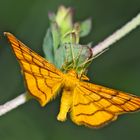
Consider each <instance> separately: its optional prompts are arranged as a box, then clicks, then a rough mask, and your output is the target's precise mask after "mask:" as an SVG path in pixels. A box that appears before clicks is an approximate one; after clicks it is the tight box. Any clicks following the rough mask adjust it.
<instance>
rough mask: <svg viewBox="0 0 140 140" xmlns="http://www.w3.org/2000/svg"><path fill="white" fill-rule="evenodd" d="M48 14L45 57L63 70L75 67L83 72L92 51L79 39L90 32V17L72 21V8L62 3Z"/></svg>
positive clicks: (44, 45)
mask: <svg viewBox="0 0 140 140" xmlns="http://www.w3.org/2000/svg"><path fill="white" fill-rule="evenodd" d="M48 15H49V19H50V28H49V29H48V30H47V32H46V35H45V37H44V42H43V51H44V54H45V58H46V59H47V60H48V61H50V62H52V63H53V64H55V66H56V67H57V68H59V69H61V70H62V71H64V72H67V71H68V70H70V69H75V70H76V71H77V72H78V73H79V74H83V73H84V72H85V71H86V69H87V66H88V64H89V63H90V62H91V61H90V60H89V59H90V58H91V57H92V51H91V49H90V47H89V46H88V45H80V44H79V40H80V37H84V36H86V35H88V34H89V33H90V31H91V19H88V20H85V21H84V22H81V23H79V22H76V23H73V15H74V14H73V10H72V8H71V7H68V8H67V7H65V6H63V5H61V6H60V7H59V8H58V11H57V13H56V14H55V13H54V12H49V14H48ZM87 61H88V62H87Z"/></svg>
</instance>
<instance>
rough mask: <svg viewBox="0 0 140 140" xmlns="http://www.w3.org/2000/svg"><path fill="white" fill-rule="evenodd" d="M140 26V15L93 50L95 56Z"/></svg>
mask: <svg viewBox="0 0 140 140" xmlns="http://www.w3.org/2000/svg"><path fill="white" fill-rule="evenodd" d="M139 25H140V13H139V14H138V15H137V16H136V17H134V18H133V19H132V20H131V21H129V22H128V23H126V24H125V25H124V26H123V27H121V28H120V29H118V30H117V31H115V32H114V33H113V34H112V35H110V36H109V37H107V38H106V39H105V40H103V41H102V42H100V43H99V44H97V45H96V46H94V47H93V48H92V51H93V56H96V55H98V54H100V53H101V52H103V51H104V50H106V49H107V48H108V47H109V46H110V45H112V44H114V43H115V42H117V41H118V40H119V39H121V38H123V37H124V36H126V35H127V34H128V33H130V32H131V31H132V30H134V29H135V28H136V27H137V26H139Z"/></svg>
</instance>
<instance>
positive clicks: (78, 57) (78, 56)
mask: <svg viewBox="0 0 140 140" xmlns="http://www.w3.org/2000/svg"><path fill="white" fill-rule="evenodd" d="M82 50H83V47H81V49H80V51H79V53H78V55H77V57H76V60H77V61H76V63H77V64H78V62H79V60H80V56H81V53H82ZM77 64H76V65H77ZM77 68H78V67H76V70H77Z"/></svg>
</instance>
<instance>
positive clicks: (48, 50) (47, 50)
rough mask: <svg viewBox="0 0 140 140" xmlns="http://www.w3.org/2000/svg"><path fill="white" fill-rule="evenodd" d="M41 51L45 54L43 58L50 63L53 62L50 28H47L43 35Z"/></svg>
mask: <svg viewBox="0 0 140 140" xmlns="http://www.w3.org/2000/svg"><path fill="white" fill-rule="evenodd" d="M43 52H44V54H45V58H46V59H47V60H48V61H50V62H51V63H54V50H53V39H52V34H51V31H50V29H48V30H47V32H46V35H45V37H44V41H43Z"/></svg>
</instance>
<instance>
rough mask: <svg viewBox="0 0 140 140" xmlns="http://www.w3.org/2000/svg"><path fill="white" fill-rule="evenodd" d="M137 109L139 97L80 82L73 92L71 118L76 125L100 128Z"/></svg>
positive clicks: (139, 105)
mask: <svg viewBox="0 0 140 140" xmlns="http://www.w3.org/2000/svg"><path fill="white" fill-rule="evenodd" d="M139 109H140V97H137V96H134V95H130V94H127V93H124V92H121V91H117V90H113V89H110V88H106V87H103V86H99V85H95V84H90V83H87V82H80V84H79V85H78V86H77V87H76V89H75V91H74V97H73V106H72V112H71V118H72V120H73V121H74V122H75V123H76V124H78V125H85V126H89V127H101V126H104V125H105V124H107V123H109V122H111V121H114V120H116V119H117V116H118V115H120V114H122V113H127V112H134V111H137V110H139Z"/></svg>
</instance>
